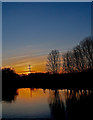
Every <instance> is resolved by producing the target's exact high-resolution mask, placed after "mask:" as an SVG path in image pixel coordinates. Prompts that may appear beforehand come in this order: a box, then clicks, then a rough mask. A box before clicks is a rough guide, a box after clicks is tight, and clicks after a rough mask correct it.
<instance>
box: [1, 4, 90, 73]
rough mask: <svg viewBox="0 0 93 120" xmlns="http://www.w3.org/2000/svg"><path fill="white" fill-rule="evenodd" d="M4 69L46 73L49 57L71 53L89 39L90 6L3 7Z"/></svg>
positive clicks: (36, 5) (35, 5)
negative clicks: (66, 52)
mask: <svg viewBox="0 0 93 120" xmlns="http://www.w3.org/2000/svg"><path fill="white" fill-rule="evenodd" d="M2 19H3V23H2V27H3V28H2V42H3V46H2V48H3V67H12V68H14V69H15V71H16V72H17V73H19V74H22V73H28V67H29V64H30V65H31V68H32V72H46V69H45V65H46V59H47V55H48V53H49V52H50V51H51V50H52V49H57V50H59V51H60V52H61V53H64V52H65V51H67V50H70V49H72V48H73V47H74V46H76V45H77V44H78V43H79V42H80V41H81V40H83V39H84V38H85V37H88V36H90V35H91V3H90V2H86V3H84V2H82V3H80V2H79V3H73V2H67V3H63V2H62V3H57V2H56V3H51V2H49V3H31V2H30V3H24V2H22V3H21V2H20V3H17V2H16V3H3V6H2Z"/></svg>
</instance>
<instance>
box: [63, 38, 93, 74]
mask: <svg viewBox="0 0 93 120" xmlns="http://www.w3.org/2000/svg"><path fill="white" fill-rule="evenodd" d="M92 68H93V39H92V38H91V37H87V38H85V39H84V40H83V41H81V42H80V44H79V45H77V46H76V47H74V48H73V49H72V51H68V52H66V53H65V54H64V55H63V70H64V71H66V72H73V71H83V70H85V69H92Z"/></svg>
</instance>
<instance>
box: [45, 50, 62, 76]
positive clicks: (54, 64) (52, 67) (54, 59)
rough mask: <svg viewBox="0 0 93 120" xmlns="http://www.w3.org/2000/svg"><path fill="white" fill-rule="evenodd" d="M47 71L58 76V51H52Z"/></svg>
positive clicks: (48, 59)
mask: <svg viewBox="0 0 93 120" xmlns="http://www.w3.org/2000/svg"><path fill="white" fill-rule="evenodd" d="M46 67H47V71H48V72H50V73H53V74H56V73H58V72H59V71H60V54H59V51H58V50H52V51H51V52H50V53H49V55H48V57H47V64H46Z"/></svg>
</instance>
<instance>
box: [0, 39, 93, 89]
mask: <svg viewBox="0 0 93 120" xmlns="http://www.w3.org/2000/svg"><path fill="white" fill-rule="evenodd" d="M46 66H47V70H48V72H47V73H31V74H28V75H23V76H19V75H18V74H16V73H15V71H14V70H12V69H10V68H4V69H2V78H3V81H2V83H3V88H9V87H13V88H14V87H15V88H18V87H35V88H36V87H37V88H93V86H92V76H93V40H92V38H91V37H88V38H86V39H85V40H83V41H82V42H80V44H79V45H78V46H76V47H75V48H73V49H72V50H71V51H68V52H66V53H65V54H64V55H63V56H62V65H61V64H60V54H59V51H58V50H52V51H51V52H50V53H49V55H48V57H47V65H46ZM60 66H62V71H63V72H62V73H61V74H59V71H60Z"/></svg>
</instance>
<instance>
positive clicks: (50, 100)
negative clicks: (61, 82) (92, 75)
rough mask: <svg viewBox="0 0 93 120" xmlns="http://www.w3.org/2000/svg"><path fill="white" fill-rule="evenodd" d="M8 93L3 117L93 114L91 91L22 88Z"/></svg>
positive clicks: (65, 117) (67, 118)
mask: <svg viewBox="0 0 93 120" xmlns="http://www.w3.org/2000/svg"><path fill="white" fill-rule="evenodd" d="M7 92H8V93H7ZM6 93H7V95H6V96H4V97H3V101H2V106H3V118H49V119H55V120H59V119H63V120H74V119H77V118H79V116H80V117H83V118H84V117H85V116H86V113H87V117H90V116H91V110H90V108H91V107H93V103H92V100H93V94H92V91H91V90H67V89H63V90H51V89H36V88H33V89H32V88H20V89H13V90H12V89H11V90H10V91H9V90H8V91H6ZM90 105H91V107H90ZM83 114H84V115H83ZM74 116H77V117H76V118H75V117H74Z"/></svg>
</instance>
